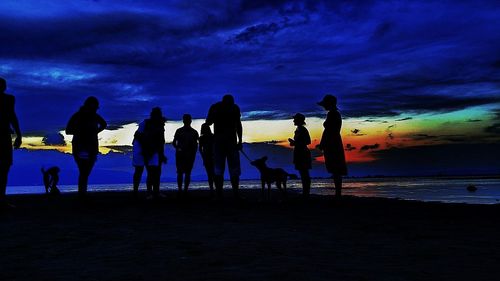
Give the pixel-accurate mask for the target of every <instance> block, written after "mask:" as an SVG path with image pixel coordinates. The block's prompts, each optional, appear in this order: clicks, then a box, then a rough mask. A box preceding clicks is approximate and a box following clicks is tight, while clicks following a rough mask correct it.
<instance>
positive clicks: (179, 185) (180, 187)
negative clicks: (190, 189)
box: [177, 172, 182, 195]
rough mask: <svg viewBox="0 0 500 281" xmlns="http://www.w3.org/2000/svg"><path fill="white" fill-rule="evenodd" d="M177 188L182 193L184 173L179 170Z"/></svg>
mask: <svg viewBox="0 0 500 281" xmlns="http://www.w3.org/2000/svg"><path fill="white" fill-rule="evenodd" d="M177 188H178V191H179V192H178V193H179V195H180V194H181V192H182V173H181V172H177Z"/></svg>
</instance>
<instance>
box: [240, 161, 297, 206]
mask: <svg viewBox="0 0 500 281" xmlns="http://www.w3.org/2000/svg"><path fill="white" fill-rule="evenodd" d="M266 161H267V156H264V157H262V158H259V159H257V160H254V161H252V162H250V164H252V165H253V166H255V167H256V168H257V169H258V170H259V172H260V181H261V183H262V198H264V190H265V187H266V184H267V199H268V200H269V199H270V198H271V184H272V183H274V182H275V183H276V187H277V188H278V189H279V190H280V191H281V193H282V194H283V196H286V181H287V180H288V178H290V179H297V176H296V175H294V174H289V173H287V172H286V171H285V170H283V169H281V168H269V167H268V166H267V165H266ZM282 187H283V188H282Z"/></svg>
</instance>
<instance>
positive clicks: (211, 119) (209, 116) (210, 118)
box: [205, 105, 215, 126]
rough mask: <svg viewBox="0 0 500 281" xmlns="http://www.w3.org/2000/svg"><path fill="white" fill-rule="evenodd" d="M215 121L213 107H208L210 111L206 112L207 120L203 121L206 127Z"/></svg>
mask: <svg viewBox="0 0 500 281" xmlns="http://www.w3.org/2000/svg"><path fill="white" fill-rule="evenodd" d="M214 119H215V105H212V106H210V109H209V110H208V114H207V118H206V119H205V123H207V124H208V126H211V125H212V124H213V123H214Z"/></svg>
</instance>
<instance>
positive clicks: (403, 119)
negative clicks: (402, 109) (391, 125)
mask: <svg viewBox="0 0 500 281" xmlns="http://www.w3.org/2000/svg"><path fill="white" fill-rule="evenodd" d="M411 119H413V117H405V118H401V119H396V120H394V121H407V120H411Z"/></svg>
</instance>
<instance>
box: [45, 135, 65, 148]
mask: <svg viewBox="0 0 500 281" xmlns="http://www.w3.org/2000/svg"><path fill="white" fill-rule="evenodd" d="M42 143H43V144H45V145H59V146H64V145H66V141H65V140H64V136H63V135H62V134H61V133H52V134H48V135H45V136H44V137H43V138H42Z"/></svg>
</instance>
